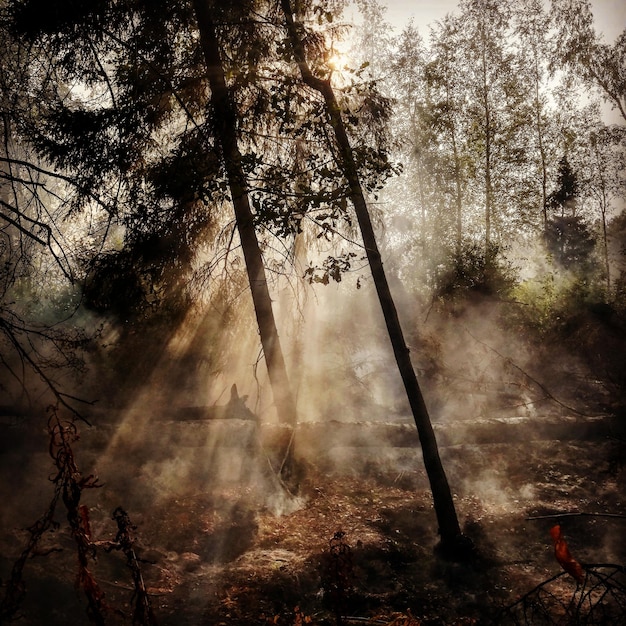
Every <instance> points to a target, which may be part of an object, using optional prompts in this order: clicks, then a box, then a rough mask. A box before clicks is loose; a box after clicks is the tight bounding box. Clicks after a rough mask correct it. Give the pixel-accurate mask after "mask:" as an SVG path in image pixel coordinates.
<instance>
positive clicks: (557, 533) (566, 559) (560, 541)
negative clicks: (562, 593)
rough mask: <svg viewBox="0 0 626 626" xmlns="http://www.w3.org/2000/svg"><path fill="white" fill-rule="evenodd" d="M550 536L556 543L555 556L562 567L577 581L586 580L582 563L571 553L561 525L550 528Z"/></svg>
mask: <svg viewBox="0 0 626 626" xmlns="http://www.w3.org/2000/svg"><path fill="white" fill-rule="evenodd" d="M550 536H551V537H552V542H553V543H554V556H555V557H556V560H557V561H558V562H559V564H560V565H561V567H562V568H563V569H564V570H565V571H566V572H567V573H568V574H569V575H570V576H571V577H572V578H573V579H574V580H575V581H576V582H577V583H582V582H584V580H585V572H584V571H583V568H582V566H581V564H580V563H579V562H578V561H577V560H576V559H575V558H574V557H573V556H572V555H571V553H570V551H569V547H568V545H567V542H566V541H565V539H564V538H563V536H562V534H561V526H560V525H559V524H557V525H556V526H553V527H552V528H551V529H550Z"/></svg>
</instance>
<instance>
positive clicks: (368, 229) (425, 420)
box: [281, 0, 465, 552]
mask: <svg viewBox="0 0 626 626" xmlns="http://www.w3.org/2000/svg"><path fill="white" fill-rule="evenodd" d="M281 7H282V10H283V13H284V15H285V20H286V24H287V29H288V33H289V38H290V41H291V45H292V49H293V53H294V57H295V60H296V62H297V64H298V68H299V70H300V73H301V75H302V80H303V81H304V82H305V84H307V85H308V86H309V87H311V88H312V89H315V90H316V91H318V92H319V93H320V94H321V95H322V96H323V98H324V101H325V104H326V110H327V112H328V115H329V117H330V123H331V126H332V128H333V132H334V135H335V138H336V140H337V144H338V147H339V151H340V154H341V159H342V165H343V170H344V174H345V176H346V178H347V180H348V184H349V186H350V198H351V200H352V203H353V205H354V209H355V212H356V216H357V220H358V222H359V227H360V229H361V234H362V237H363V243H364V246H365V250H366V254H367V259H368V261H369V265H370V268H371V271H372V277H373V280H374V285H375V286H376V291H377V293H378V298H379V300H380V304H381V307H382V311H383V316H384V318H385V323H386V325H387V331H388V333H389V338H390V339H391V344H392V347H393V352H394V355H395V358H396V363H397V364H398V369H399V370H400V375H401V377H402V381H403V383H404V387H405V389H406V393H407V397H408V400H409V404H410V406H411V410H412V412H413V417H414V419H415V425H416V426H417V431H418V434H419V437H420V443H421V446H422V451H423V456H424V465H425V467H426V472H427V474H428V478H429V481H430V487H431V491H432V494H433V501H434V506H435V512H436V515H437V521H438V522H439V532H440V535H441V543H442V547H443V548H444V549H446V550H449V551H450V552H453V551H454V550H455V549H457V548H459V547H460V546H461V545H463V544H464V543H465V540H464V539H465V538H464V537H463V535H462V533H461V530H460V527H459V522H458V519H457V515H456V510H455V508H454V502H453V499H452V494H451V492H450V487H449V485H448V480H447V478H446V474H445V471H444V469H443V465H442V463H441V459H440V457H439V450H438V447H437V442H436V439H435V434H434V431H433V427H432V424H431V422H430V417H429V415H428V410H427V408H426V404H425V402H424V398H423V396H422V392H421V389H420V386H419V383H418V381H417V377H416V375H415V370H414V369H413V364H412V363H411V358H410V355H409V349H408V348H407V346H406V343H405V341H404V336H403V333H402V328H401V326H400V321H399V319H398V314H397V311H396V307H395V304H394V301H393V299H392V297H391V292H390V290H389V285H388V283H387V278H386V276H385V271H384V268H383V263H382V260H381V256H380V252H379V250H378V245H377V243H376V238H375V235H374V228H373V226H372V222H371V219H370V215H369V211H368V209H367V204H366V202H365V197H364V195H363V189H362V187H361V183H360V181H359V177H358V173H357V168H356V164H355V161H354V157H353V154H352V149H351V146H350V142H349V139H348V135H347V133H346V129H345V126H344V123H343V119H342V117H341V111H340V108H339V105H338V103H337V99H336V98H335V93H334V91H333V88H332V86H331V84H330V81H328V80H321V79H319V78H317V77H316V76H314V75H313V73H312V72H311V70H310V68H309V66H308V64H307V62H306V56H305V52H304V47H303V45H302V40H301V37H300V33H299V32H298V26H297V25H296V24H295V22H294V20H293V13H292V10H291V7H290V2H289V0H281Z"/></svg>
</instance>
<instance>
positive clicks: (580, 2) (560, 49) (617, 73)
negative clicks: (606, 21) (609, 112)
mask: <svg viewBox="0 0 626 626" xmlns="http://www.w3.org/2000/svg"><path fill="white" fill-rule="evenodd" d="M551 17H552V19H553V21H554V23H555V24H556V26H557V34H556V39H555V46H554V58H553V67H557V66H559V65H564V66H566V67H568V68H570V69H571V70H573V71H574V72H575V74H576V75H578V76H580V77H581V78H582V80H583V81H584V82H585V83H586V84H588V85H592V86H594V87H596V88H597V89H598V90H599V91H600V93H601V95H602V97H603V98H604V99H605V100H606V101H607V102H609V103H610V105H611V107H612V108H614V109H617V110H618V111H619V113H620V115H621V116H622V117H623V118H624V119H625V120H626V65H625V63H624V59H626V30H625V31H624V32H622V34H621V35H620V36H619V37H618V39H617V41H616V42H615V43H614V44H613V45H609V44H606V43H603V42H602V41H601V40H600V38H599V37H598V34H597V33H596V31H595V27H594V19H593V13H592V9H591V3H590V2H589V0H552V10H551Z"/></svg>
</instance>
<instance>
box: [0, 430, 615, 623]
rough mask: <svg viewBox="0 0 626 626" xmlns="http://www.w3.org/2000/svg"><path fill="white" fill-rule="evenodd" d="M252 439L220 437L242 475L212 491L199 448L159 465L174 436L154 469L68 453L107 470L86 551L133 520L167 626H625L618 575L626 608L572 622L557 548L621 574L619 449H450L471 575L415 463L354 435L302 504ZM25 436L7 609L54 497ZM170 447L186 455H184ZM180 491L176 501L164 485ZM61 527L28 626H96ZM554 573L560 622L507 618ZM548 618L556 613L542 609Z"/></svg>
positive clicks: (309, 462) (101, 580)
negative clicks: (13, 579)
mask: <svg viewBox="0 0 626 626" xmlns="http://www.w3.org/2000/svg"><path fill="white" fill-rule="evenodd" d="M244 427H245V428H248V427H247V425H244V426H241V425H234V424H231V425H229V426H227V427H226V428H227V429H231V430H232V429H233V428H234V429H235V431H236V432H237V433H238V434H237V436H235V437H234V439H232V440H230V442H228V443H225V442H224V441H223V440H222V441H221V443H220V446H219V450H220V451H221V453H222V456H223V457H224V458H226V459H230V460H231V462H233V459H235V457H237V458H238V459H239V460H238V463H239V464H238V465H237V468H238V470H237V471H236V472H235V471H234V470H233V471H231V472H230V473H226V474H223V475H220V476H219V479H218V480H211V477H212V475H213V473H214V470H215V466H213V465H211V464H208V463H206V462H205V461H206V457H207V454H208V453H207V451H206V447H202V446H199V447H198V446H197V447H196V448H194V452H193V454H191V453H189V454H188V455H187V456H188V459H189V460H188V461H187V462H186V463H185V464H182V465H181V463H179V462H177V461H176V460H177V456H176V454H175V453H174V452H171V453H170V454H166V453H165V450H166V449H168V450H170V449H171V448H172V439H171V434H168V435H167V436H166V437H165V438H164V440H163V442H162V444H161V446H162V447H161V448H159V449H158V454H157V453H156V452H155V449H151V451H150V454H146V455H145V458H142V457H141V455H140V454H139V451H138V450H135V451H134V452H133V454H132V455H130V456H128V448H127V447H125V448H120V450H121V449H123V450H124V451H125V454H126V456H124V455H122V454H121V452H120V453H118V454H117V455H116V454H113V453H112V452H111V449H110V448H106V444H105V442H107V441H108V440H109V435H108V434H107V432H105V431H104V430H102V429H101V430H100V431H98V428H95V429H92V430H91V431H90V430H89V429H86V431H87V432H86V433H85V434H84V436H83V439H82V440H79V441H77V442H76V443H75V444H74V453H75V455H76V461H77V464H78V466H79V468H80V469H81V471H82V475H83V476H87V475H88V474H89V473H90V472H91V471H93V469H92V468H93V467H97V468H98V473H99V476H100V479H101V481H102V483H103V486H102V487H100V488H97V489H89V490H87V489H85V490H84V491H83V493H82V500H81V503H82V504H84V505H86V507H88V510H89V516H90V533H91V536H92V537H93V538H94V541H100V542H102V541H104V540H113V538H114V537H115V535H116V527H115V522H114V521H113V520H112V519H111V514H112V511H113V510H114V509H115V508H116V507H117V506H120V505H122V506H124V508H125V509H126V511H127V512H128V514H129V516H130V518H131V520H132V522H133V524H134V525H135V529H134V530H133V533H132V534H133V538H134V539H135V544H134V551H135V552H134V553H135V554H136V556H137V563H138V564H139V565H140V567H141V572H142V577H143V579H142V580H143V584H144V585H145V588H146V590H147V592H148V597H149V602H150V604H151V608H152V611H153V613H154V616H155V618H156V623H158V624H160V625H161V626H187V625H188V626H201V625H207V626H208V625H213V626H218V625H242V626H243V625H250V624H283V625H289V626H291V625H296V624H306V623H309V624H319V625H331V624H332V625H334V624H339V623H342V624H393V625H394V626H417V625H420V624H428V625H441V626H444V625H452V624H456V625H461V624H507V623H511V624H516V623H519V624H535V623H536V624H543V623H546V624H557V623H558V624H566V623H594V624H596V623H597V624H600V623H606V624H619V623H626V617H625V616H626V604H624V605H620V602H622V600H624V599H626V593H624V594H623V595H620V594H621V590H625V591H626V588H625V579H624V572H623V571H621V572H620V571H617V570H616V571H614V570H610V569H608V570H607V569H605V570H598V571H603V572H609V571H610V572H613V573H612V574H611V576H612V578H611V581H612V582H611V585H613V587H615V589H617V590H618V591H617V592H615V593H614V592H613V591H611V592H610V593H605V596H603V597H604V599H605V601H606V602H607V603H609V604H611V608H610V611H609V612H605V613H595V614H594V617H593V619H590V620H588V621H587V622H584V621H582V618H580V620H579V621H574V618H572V617H571V615H570V614H569V613H567V611H568V608H567V607H568V606H570V607H571V605H570V604H569V603H570V600H571V598H572V594H575V592H576V590H577V584H576V581H575V580H574V579H573V578H572V577H571V576H569V575H567V574H565V573H563V572H562V569H561V567H560V565H559V563H558V562H557V561H556V559H555V557H554V552H553V547H552V542H551V539H550V533H549V531H550V528H551V527H552V526H553V525H554V524H555V523H556V521H560V523H561V526H562V529H563V533H564V535H565V537H566V539H567V542H568V544H569V549H570V550H571V553H572V555H573V556H574V558H576V559H577V560H578V561H580V562H581V563H583V564H603V565H609V564H617V565H622V566H623V565H624V564H626V541H624V536H625V531H626V481H625V480H624V477H625V474H624V472H625V470H624V465H623V464H624V459H625V458H626V456H625V452H624V444H623V442H620V441H619V440H618V439H614V438H611V437H609V436H598V433H597V432H595V433H594V434H593V436H589V437H586V438H585V437H582V438H580V437H579V438H574V439H570V440H567V438H564V440H557V439H533V438H531V437H527V438H526V439H524V438H523V437H522V438H520V437H512V438H511V441H506V440H504V441H502V440H501V439H502V437H495V438H494V439H495V440H493V441H484V440H483V441H481V442H479V443H467V444H455V445H444V446H442V449H441V455H442V460H443V462H444V466H445V468H446V471H447V473H448V477H449V481H450V484H451V487H452V490H453V492H454V497H455V502H456V505H457V510H458V514H459V520H460V522H461V525H462V527H463V530H464V532H465V533H466V535H467V536H468V537H470V538H471V539H472V541H473V542H474V545H475V548H476V555H475V557H474V558H473V559H470V560H465V561H458V562H455V561H454V560H452V561H451V560H445V559H443V558H440V556H438V554H437V551H436V549H435V548H436V544H437V528H436V521H435V515H434V512H433V507H432V499H431V496H430V492H429V489H428V482H427V479H426V476H425V473H424V470H423V468H422V465H421V460H420V457H419V452H418V450H416V449H415V448H414V447H412V446H408V445H407V446H402V445H399V444H398V442H397V441H395V443H393V442H392V444H393V445H391V444H389V443H388V441H386V440H384V439H381V438H378V439H376V438H374V439H373V440H372V439H370V443H369V444H365V443H364V442H363V441H362V440H361V439H359V437H360V436H361V435H359V436H357V435H356V434H355V437H353V438H350V437H342V439H341V441H336V442H335V444H336V445H334V446H326V447H325V448H324V451H323V453H322V452H321V451H320V450H319V449H316V450H315V451H314V452H311V448H309V449H308V452H306V453H303V454H302V455H301V464H302V480H301V484H300V489H299V492H298V494H297V495H296V496H292V495H289V494H286V493H285V492H284V491H283V490H282V489H281V488H280V485H278V484H277V483H275V482H273V479H272V477H271V475H270V473H269V472H267V471H265V469H263V468H264V467H265V465H264V464H265V463H266V461H267V459H264V458H263V456H262V455H259V454H258V450H256V452H255V451H254V450H253V451H251V450H250V448H249V446H247V445H246V444H245V443H244V444H242V441H243V439H242V436H241V433H242V432H243V431H242V430H239V431H237V428H239V429H241V428H244ZM7 428H8V427H7ZM189 428H191V427H189ZM342 428H343V430H346V429H347V430H350V427H349V426H345V425H343V426H342ZM352 428H353V430H354V432H355V433H362V432H363V431H362V428H363V427H362V426H359V425H353V426H352ZM518 430H519V429H518ZM7 432H8V431H7ZM229 432H230V431H229ZM246 432H247V431H246ZM303 432H305V433H308V435H307V436H308V437H309V438H310V437H311V432H310V431H306V429H305V430H303ZM18 435H19V429H18V430H16V429H13V431H12V433H11V436H12V437H13V444H12V445H9V443H8V442H9V440H8V439H5V445H4V446H3V448H2V451H1V453H0V461H1V469H2V482H1V485H2V487H1V493H0V496H1V497H2V501H3V507H2V515H1V518H0V520H1V522H2V527H1V528H0V577H1V578H2V581H3V587H4V588H3V589H2V590H0V591H1V592H2V594H4V592H5V591H6V588H7V583H8V580H9V578H10V574H11V567H12V566H13V564H14V563H15V561H16V559H17V558H18V557H19V555H20V552H21V551H22V550H23V548H24V545H25V544H26V542H27V540H28V537H29V536H30V535H29V532H28V531H27V530H25V529H26V528H27V527H28V526H29V525H31V524H33V523H34V522H35V520H36V519H37V518H38V517H40V516H41V514H42V513H43V512H44V510H45V509H46V507H47V505H48V502H49V501H50V498H51V496H52V493H53V484H52V483H50V482H48V481H46V477H47V476H48V475H50V473H51V467H52V466H51V463H50V457H49V456H48V455H47V453H46V447H45V436H44V435H43V434H41V433H40V435H41V437H40V439H37V440H36V441H32V440H30V439H29V440H28V444H27V445H26V444H24V445H23V446H19V445H17V443H19V441H18V440H19V436H18ZM396 435H397V433H396ZM195 436H196V435H194V437H195ZM377 437H378V435H377ZM191 438H193V437H191ZM305 439H306V437H305ZM396 439H397V437H396ZM20 441H22V440H20ZM24 441H26V439H23V441H22V443H23V442H24ZM376 441H378V445H377V444H376ZM16 442H17V443H16ZM174 443H175V444H176V445H178V446H179V447H178V452H180V450H181V447H180V446H183V447H184V446H186V445H188V443H189V442H187V443H185V442H182V443H181V441H180V440H179V441H178V442H174ZM240 444H242V445H240ZM176 445H174V446H173V447H176ZM105 449H106V451H107V455H108V457H107V460H104V456H105V455H104V451H105ZM304 449H305V447H302V450H304ZM242 450H243V451H244V452H243V456H242ZM155 454H156V456H155ZM216 454H217V452H216V451H214V456H215V455H216ZM155 459H156V460H155ZM203 459H204V462H203ZM340 460H341V462H340ZM246 463H248V464H247V465H246ZM223 464H224V459H223V458H222V459H221V460H220V466H223ZM171 476H175V477H176V482H175V483H174V484H173V485H174V486H172V484H166V483H165V482H164V481H166V479H167V478H168V477H171ZM155 485H156V486H158V489H157V488H156V487H155ZM558 514H581V515H564V516H562V517H560V519H559V518H558V517H557V515H558ZM583 514H584V515H583ZM533 518H535V519H533ZM55 522H56V524H55V525H53V527H52V528H51V529H50V531H48V532H46V533H45V534H44V536H43V537H42V539H41V542H40V543H39V545H38V547H37V549H36V551H35V556H33V557H32V558H29V559H28V560H27V562H26V564H25V566H24V569H23V580H24V584H25V595H24V596H23V599H22V602H21V607H20V610H19V612H18V614H17V617H18V620H17V621H16V623H17V624H23V625H25V626H31V625H39V624H41V625H44V624H45V625H46V626H57V625H58V626H61V625H63V626H71V625H74V624H76V625H80V624H89V623H90V621H89V618H88V616H87V612H86V600H85V596H84V594H83V593H82V591H81V590H79V589H77V588H76V572H77V557H76V547H75V542H74V539H73V538H72V536H71V533H70V530H69V527H68V522H67V520H66V518H65V511H64V509H63V506H62V504H61V503H60V504H59V505H58V506H57V512H56V514H55ZM57 524H58V525H57ZM338 533H339V534H338ZM333 538H334V539H333ZM104 545H105V544H104V543H100V544H99V547H98V548H97V550H96V555H97V558H96V560H93V561H91V560H90V562H89V570H90V572H91V573H92V574H93V578H94V579H95V580H96V581H97V583H98V585H99V588H100V589H101V591H102V592H103V593H104V605H105V606H106V607H107V608H106V609H105V611H106V613H105V615H106V623H107V624H130V623H132V617H131V615H132V601H133V579H132V573H131V571H130V570H129V568H128V567H127V564H126V560H125V558H124V555H123V554H122V552H121V550H117V549H112V550H110V551H107V550H106V549H105V547H103V546H104ZM109 547H110V546H109ZM592 571H595V570H592ZM560 573H561V574H562V575H561V576H559V577H558V578H556V580H555V581H554V582H553V583H551V585H552V586H548V587H546V590H547V596H548V597H549V598H551V601H553V604H554V603H555V602H556V608H554V610H552V609H549V610H552V611H553V612H552V616H548V617H546V616H545V615H543V613H542V614H541V615H540V614H539V613H536V614H532V613H525V614H524V613H523V611H526V610H527V609H523V610H522V609H519V608H514V609H511V610H508V611H507V610H506V607H510V606H511V605H513V604H514V603H515V602H516V601H518V600H519V599H520V598H521V597H522V596H524V594H526V593H527V592H529V591H531V590H533V589H534V588H535V587H536V586H537V585H539V584H540V583H542V581H545V580H547V579H550V578H551V577H554V576H557V575H558V574H560ZM594 575H595V574H594ZM590 580H591V579H590ZM585 584H587V583H585ZM589 584H591V583H589ZM582 589H583V590H584V589H585V587H583V588H582ZM579 592H580V589H579ZM594 593H596V596H593V598H596V597H597V595H598V592H597V589H596V591H594ZM537 594H538V595H537ZM537 594H536V595H537V597H539V595H540V594H539V592H537ZM593 598H592V594H590V595H589V596H588V597H586V599H584V601H585V602H588V603H590V602H592V601H593V602H596V600H594V599H593ZM533 602H534V600H533V599H532V598H530V604H529V606H531V608H532V610H535V609H537V607H534V608H533ZM537 602H541V603H543V604H545V598H544V599H543V600H541V601H540V600H537ZM543 604H542V606H543ZM579 604H581V603H580V602H579ZM583 604H584V603H583ZM520 606H521V605H520ZM616 607H617V608H616ZM583 609H584V607H583ZM528 610H530V609H528ZM541 610H543V609H541ZM520 611H521V612H520ZM620 611H621V613H620ZM544 612H545V611H544ZM524 615H525V616H524ZM529 615H535V617H532V616H531V617H528V616H529ZM542 615H543V617H542ZM568 615H570V617H568ZM577 615H579V614H578V613H577ZM529 619H531V621H528V620H529ZM576 619H578V617H577V618H576ZM620 619H624V621H623V622H619V621H615V620H620ZM541 620H544V621H541ZM549 620H553V621H549ZM568 620H569V621H568ZM593 620H595V621H593Z"/></svg>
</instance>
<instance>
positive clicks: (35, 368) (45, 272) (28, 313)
mask: <svg viewBox="0 0 626 626" xmlns="http://www.w3.org/2000/svg"><path fill="white" fill-rule="evenodd" d="M6 8H7V7H6V3H4V2H2V3H0V38H1V40H2V43H1V44H0V46H1V47H2V49H1V52H0V371H1V372H2V377H1V380H2V382H1V383H0V388H1V389H2V391H3V393H4V394H5V398H6V400H5V403H6V404H9V403H10V402H14V403H15V404H17V405H22V406H21V407H20V408H22V409H24V410H25V409H26V408H27V407H29V406H32V405H36V404H37V400H35V399H34V398H35V397H38V396H39V397H41V398H45V400H43V401H45V402H49V401H50V398H52V401H53V402H54V403H56V404H57V405H58V406H62V407H64V408H65V409H67V410H68V411H70V412H72V413H73V414H74V415H76V416H77V415H79V408H80V402H81V400H80V399H79V398H77V397H75V396H73V395H72V394H71V393H70V392H69V389H68V386H69V385H68V380H67V378H68V377H69V376H74V375H76V374H78V373H80V372H82V371H83V368H84V362H83V360H82V358H81V351H82V349H83V348H84V347H85V345H86V343H87V334H86V333H85V332H84V331H82V330H81V329H80V328H79V327H78V325H77V324H76V323H75V320H74V319H73V318H74V315H75V313H76V310H77V308H78V297H77V291H76V289H75V287H74V285H75V282H76V280H77V277H78V275H79V261H78V255H77V254H76V253H75V251H74V250H72V246H71V245H70V237H71V229H72V220H71V219H68V220H66V222H65V223H63V222H61V220H60V219H59V216H60V215H61V214H62V212H63V210H64V207H65V206H67V205H69V204H71V202H72V197H73V195H74V194H75V193H76V191H77V184H76V181H75V180H73V179H72V178H70V177H68V176H65V175H64V174H62V173H60V172H58V171H55V170H54V168H51V167H49V166H48V164H46V163H45V162H43V161H42V160H40V159H39V158H38V156H37V155H36V154H35V153H34V151H33V150H32V148H31V146H30V145H29V144H28V141H27V140H26V137H25V132H24V128H25V127H26V126H28V124H32V123H34V120H35V119H36V116H37V103H38V101H40V100H44V99H46V98H47V97H49V96H50V83H51V79H50V76H49V74H46V73H45V60H44V59H43V58H42V57H41V56H39V55H38V54H37V51H34V50H32V49H31V48H29V47H28V46H24V45H22V43H21V42H20V41H19V40H17V39H16V38H15V37H13V36H12V34H11V32H10V31H9V30H8V28H7V25H8V21H7V15H6ZM33 66H41V68H42V73H43V74H44V80H43V81H42V82H41V83H40V84H39V85H33V86H32V89H31V90H30V91H26V90H25V89H24V87H25V85H27V84H28V83H29V78H30V72H31V68H32V67H33ZM42 384H43V389H41V385H42ZM41 391H43V394H42V395H41V396H40V392H41ZM40 401H42V400H40ZM37 408H40V407H37Z"/></svg>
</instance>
